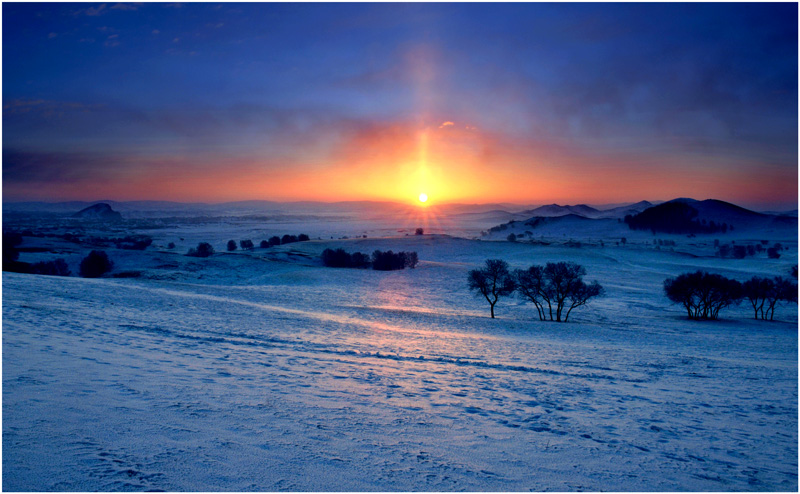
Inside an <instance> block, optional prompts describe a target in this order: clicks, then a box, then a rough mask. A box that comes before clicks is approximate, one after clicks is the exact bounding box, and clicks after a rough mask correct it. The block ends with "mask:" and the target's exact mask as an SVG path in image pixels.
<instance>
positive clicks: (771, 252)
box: [767, 247, 781, 259]
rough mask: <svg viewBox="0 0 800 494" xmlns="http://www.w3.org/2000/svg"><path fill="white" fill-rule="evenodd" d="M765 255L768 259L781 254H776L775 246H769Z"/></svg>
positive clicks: (775, 257)
mask: <svg viewBox="0 0 800 494" xmlns="http://www.w3.org/2000/svg"><path fill="white" fill-rule="evenodd" d="M767 257H769V258H770V259H779V258H780V257H781V255H780V254H778V249H776V248H775V247H770V248H769V249H767Z"/></svg>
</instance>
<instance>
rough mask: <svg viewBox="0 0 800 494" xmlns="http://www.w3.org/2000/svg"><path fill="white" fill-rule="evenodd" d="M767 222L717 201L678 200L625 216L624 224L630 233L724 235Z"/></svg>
mask: <svg viewBox="0 0 800 494" xmlns="http://www.w3.org/2000/svg"><path fill="white" fill-rule="evenodd" d="M769 219H771V217H770V216H768V215H765V214H761V213H756V212H755V211H750V210H749V209H745V208H743V207H740V206H737V205H735V204H731V203H729V202H725V201H719V200H717V199H707V200H705V201H697V200H694V199H688V198H679V199H673V200H671V201H668V202H665V203H663V204H659V205H658V206H653V207H651V208H647V209H645V210H644V211H642V212H641V213H638V214H635V215H627V216H625V223H627V225H628V226H629V227H630V228H631V229H632V230H650V231H652V232H661V233H690V234H691V233H717V232H722V233H725V232H727V231H728V230H729V229H733V228H734V227H737V228H738V227H750V226H754V225H755V224H758V223H763V222H764V221H765V220H769Z"/></svg>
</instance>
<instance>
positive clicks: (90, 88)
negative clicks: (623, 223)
mask: <svg viewBox="0 0 800 494" xmlns="http://www.w3.org/2000/svg"><path fill="white" fill-rule="evenodd" d="M797 8H798V6H797V4H795V3H774V4H751V3H748V4H729V3H726V4H703V3H693V4H692V3H690V4H569V3H562V4H425V3H415V4H363V3H353V4H252V3H251V4H232V3H223V4H211V3H203V4H170V5H168V4H161V3H158V4H155V3H153V4H147V3H146V4H129V3H117V4H115V3H102V4H101V3H81V4H65V3H60V4H52V3H50V4H43V3H5V4H3V197H4V200H5V201H16V200H44V201H57V200H96V199H99V198H107V199H114V200H120V201H124V200H148V199H149V200H169V201H182V202H195V201H197V202H223V201H237V200H253V199H261V200H274V201H300V200H315V201H346V200H385V201H400V202H406V203H414V202H418V201H417V198H418V197H419V196H420V194H426V195H427V196H428V198H429V203H430V204H441V203H447V202H463V203H490V202H503V203H518V204H545V203H553V202H557V203H560V204H564V203H569V204H575V203H589V204H609V203H619V202H626V201H628V202H635V201H639V200H642V199H649V200H668V199H672V198H675V197H694V198H697V199H705V198H716V199H722V200H726V201H730V202H733V203H736V204H739V205H742V206H746V207H751V208H754V209H793V208H796V207H797V193H798V190H797V183H798V152H797V149H798V113H797V108H798V91H797V88H798V65H797V57H798V52H797V46H798V43H797V42H798V31H797V14H798V12H797Z"/></svg>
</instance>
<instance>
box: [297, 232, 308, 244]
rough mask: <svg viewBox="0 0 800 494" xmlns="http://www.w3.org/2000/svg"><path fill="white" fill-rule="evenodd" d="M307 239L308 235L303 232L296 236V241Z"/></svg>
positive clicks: (305, 240) (306, 240)
mask: <svg viewBox="0 0 800 494" xmlns="http://www.w3.org/2000/svg"><path fill="white" fill-rule="evenodd" d="M309 240H310V239H309V238H308V235H306V234H305V233H301V234H300V235H298V236H297V241H298V242H308V241H309Z"/></svg>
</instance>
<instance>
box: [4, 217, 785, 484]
mask: <svg viewBox="0 0 800 494" xmlns="http://www.w3.org/2000/svg"><path fill="white" fill-rule="evenodd" d="M442 224H446V223H445V222H442ZM291 226H292V227H293V228H295V227H296V228H297V229H298V231H290V230H284V231H282V232H281V229H283V228H284V226H281V225H267V226H264V225H258V224H246V222H231V223H230V224H227V225H224V226H220V227H219V229H216V230H215V229H214V228H212V227H211V226H208V225H203V226H196V227H189V226H180V227H174V228H163V229H158V230H153V231H151V232H149V233H150V234H152V235H154V237H155V241H154V245H153V247H151V248H148V250H146V251H143V252H139V251H121V250H116V249H106V250H107V252H108V253H109V255H110V257H111V258H112V259H113V260H114V261H115V263H116V267H115V272H121V271H126V270H138V271H140V272H141V273H142V275H141V277H139V278H125V279H113V278H103V279H81V278H77V277H69V278H60V277H48V276H34V275H25V274H15V273H3V279H2V288H3V479H2V480H3V486H2V487H3V489H4V490H6V491H19V490H24V491H28V490H31V491H47V490H57V491H74V490H78V491H94V490H103V491H116V490H167V491H186V490H194V491H197V490H200V491H218V490H235V491H249V490H259V491H277V490H292V491H309V490H311V491H364V490H372V491H395V490H402V491H442V490H448V491H449V490H470V491H481V490H489V491H514V490H557V491H575V490H615V491H630V490H633V491H652V490H659V491H674V490H690V491H736V490H738V491H741V490H746V491H751V490H752V491H796V490H797V489H798V466H797V460H798V422H797V419H798V408H797V404H798V395H797V391H798V368H797V360H798V347H797V321H798V319H797V318H798V311H797V306H796V305H782V306H780V307H779V308H778V309H777V310H776V318H777V319H779V321H776V322H771V323H770V322H763V321H754V320H753V319H752V315H751V311H750V310H748V308H747V306H744V305H743V306H740V307H735V308H730V309H727V310H724V311H723V312H722V313H721V316H722V318H723V319H722V320H721V321H716V322H694V321H688V320H686V318H685V316H684V312H683V310H682V309H681V308H680V307H676V306H674V305H670V304H669V302H668V301H667V299H666V298H665V297H664V296H663V290H662V282H663V280H664V279H665V278H666V277H668V276H674V275H677V274H679V273H682V272H686V271H690V270H695V269H700V268H702V269H707V270H710V271H714V272H719V273H722V274H725V275H726V276H730V277H734V278H737V279H741V280H744V279H747V278H749V277H751V276H753V275H756V274H758V275H769V276H773V275H784V276H786V275H788V272H789V269H790V267H791V266H792V265H794V264H796V263H797V241H796V235H795V237H794V238H788V239H787V238H780V239H773V240H775V241H781V242H782V243H784V244H785V247H787V249H786V250H785V251H784V254H783V255H782V257H781V259H777V260H773V259H766V258H765V257H764V256H761V257H757V258H747V259H743V260H733V259H719V258H714V257H713V256H712V255H711V252H712V251H713V249H710V248H708V247H707V245H706V244H707V243H711V242H713V238H714V237H713V236H709V237H708V238H705V237H698V238H696V239H691V241H689V240H688V239H686V241H684V242H682V243H679V244H678V246H676V248H675V251H670V250H667V249H662V250H656V249H655V248H654V246H653V245H651V244H649V239H647V238H646V237H642V238H641V239H639V236H638V235H630V236H629V237H630V240H629V242H628V244H627V245H616V242H614V240H613V238H614V237H616V235H617V233H618V232H617V231H616V228H617V226H616V225H615V226H614V227H613V228H614V229H615V230H614V231H613V232H610V233H609V237H608V238H607V239H606V241H605V242H604V246H603V247H600V246H599V245H590V246H587V245H584V247H582V248H575V247H567V246H565V245H563V243H559V242H555V239H558V238H560V237H565V236H567V235H566V234H565V233H559V232H554V233H553V238H552V239H551V240H552V241H553V242H552V243H551V244H550V245H531V244H526V243H520V242H517V243H511V242H504V241H496V242H493V241H477V240H468V239H463V238H454V237H449V236H445V235H425V236H414V235H411V236H406V235H405V230H404V231H403V232H397V230H398V229H405V228H409V227H410V226H407V225H405V224H403V225H401V227H400V228H395V231H394V233H393V235H395V236H386V235H390V233H389V232H390V231H391V228H392V227H391V225H388V226H386V229H385V231H384V234H383V238H374V234H376V233H377V232H379V229H377V228H372V229H370V230H369V233H371V234H370V235H369V238H366V239H364V238H361V239H353V238H352V237H351V238H350V239H348V240H340V239H338V236H337V238H335V239H330V238H327V237H330V236H335V235H333V231H332V230H331V229H330V228H329V230H325V229H324V228H323V226H320V224H316V223H307V224H297V225H294V224H293V225H291ZM412 226H413V225H412ZM300 228H303V229H302V230H300ZM469 228H471V226H470V227H469ZM336 229H338V230H336V233H337V234H338V235H339V236H341V235H345V234H348V233H349V234H350V235H352V236H355V235H357V234H358V235H361V234H362V233H363V232H365V231H367V228H366V227H365V226H364V225H361V224H359V225H355V226H353V227H351V228H350V230H347V229H346V228H345V227H344V226H341V225H337V226H336ZM467 229H468V228H467V227H464V228H462V230H467ZM445 230H446V229H445ZM411 231H412V232H413V229H412V230H411ZM277 233H290V234H297V233H308V234H309V235H311V236H312V238H318V237H322V238H327V240H313V241H310V242H303V243H296V244H290V245H286V246H280V247H275V248H272V249H255V250H253V251H250V252H241V251H236V252H233V253H227V252H225V253H222V252H220V251H221V250H222V246H223V245H224V243H223V242H224V240H227V238H233V239H236V240H239V239H244V238H252V240H254V241H255V242H256V245H258V241H260V240H261V239H262V236H266V235H272V234H277ZM506 234H507V233H506ZM569 234H570V235H568V236H569V237H571V238H574V239H575V240H581V238H580V236H579V234H574V232H569ZM210 235H214V238H213V240H214V242H213V243H214V244H215V247H216V248H217V251H218V253H217V254H216V255H215V256H213V257H211V258H208V259H198V258H189V257H186V256H183V255H181V254H183V253H185V251H186V248H188V247H189V246H194V245H196V243H197V241H200V240H204V239H205V238H207V237H209V236H210ZM648 235H649V234H648ZM596 237H597V232H593V233H592V238H593V239H595V240H596ZM179 238H183V239H184V240H183V241H180V240H178V239H179ZM534 238H538V237H534ZM651 238H652V237H651ZM664 238H673V237H664ZM684 238H685V237H684ZM637 239H639V240H637ZM209 240H211V239H210V238H209ZM170 241H176V243H179V247H178V248H176V249H173V250H171V251H170V250H167V249H163V248H161V247H159V246H163V245H165V244H166V243H167V242H170ZM26 242H27V243H26V244H23V246H25V245H36V243H37V242H39V244H41V245H47V246H49V247H50V248H52V249H53V250H57V251H59V252H60V254H58V255H55V256H53V255H52V254H45V253H35V252H34V253H23V255H22V257H21V260H23V261H34V260H39V259H44V258H48V257H47V256H48V255H50V258H52V257H64V258H66V259H67V260H68V262H69V263H70V267H71V268H72V270H73V271H77V263H78V261H79V260H80V258H81V257H82V256H83V255H85V253H86V251H85V250H82V249H81V248H78V247H77V246H76V245H75V244H69V243H67V242H63V241H58V240H48V239H29V238H26ZM181 242H182V243H181ZM690 242H691V243H690ZM327 247H331V248H337V247H342V248H344V249H345V250H348V251H350V252H354V251H361V252H366V253H370V252H372V251H373V250H375V249H381V250H388V249H392V250H395V251H398V250H413V251H417V252H418V253H419V258H420V260H421V262H420V264H419V266H418V267H417V268H416V269H409V270H404V271H395V272H377V271H371V270H356V269H332V268H325V267H322V266H321V264H320V262H319V260H318V256H319V253H320V252H321V251H322V250H323V249H325V248H327ZM692 249H694V250H692ZM487 258H501V259H505V260H507V261H508V262H509V263H510V264H511V266H512V267H519V268H522V267H527V266H529V265H530V264H532V263H538V264H543V263H545V262H547V261H560V260H568V261H575V262H578V263H580V264H583V265H584V266H586V269H587V272H588V275H587V280H589V281H591V280H595V279H596V280H597V281H599V282H600V283H601V284H602V285H603V286H604V287H605V289H606V293H607V294H606V296H605V297H604V298H602V299H598V300H596V301H592V302H590V303H589V304H588V305H587V306H586V307H581V308H579V309H576V311H575V312H573V314H572V315H571V316H570V322H569V323H568V324H558V323H547V322H540V321H539V320H538V318H537V316H536V311H535V309H534V308H533V307H532V306H531V305H529V304H525V303H523V302H521V301H519V300H518V299H516V298H507V299H503V300H501V302H500V303H499V304H498V306H497V308H496V311H497V316H498V318H497V319H494V320H493V319H490V318H489V310H488V304H486V302H485V301H483V300H482V299H479V298H476V297H475V296H473V295H472V294H471V293H470V292H469V291H468V290H467V284H466V276H467V272H468V271H469V270H470V269H474V268H475V267H478V266H480V265H481V264H482V263H483V261H484V260H485V259H487Z"/></svg>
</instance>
